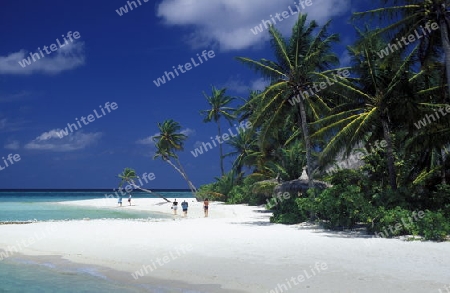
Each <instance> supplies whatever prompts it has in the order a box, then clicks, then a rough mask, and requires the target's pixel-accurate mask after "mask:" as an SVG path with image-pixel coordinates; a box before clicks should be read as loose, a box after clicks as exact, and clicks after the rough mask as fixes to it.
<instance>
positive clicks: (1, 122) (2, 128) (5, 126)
mask: <svg viewBox="0 0 450 293" xmlns="http://www.w3.org/2000/svg"><path fill="white" fill-rule="evenodd" d="M25 123H27V121H23V120H20V121H19V120H18V121H15V122H11V121H10V119H8V118H0V132H13V131H18V130H20V129H22V128H23V125H24V124H25Z"/></svg>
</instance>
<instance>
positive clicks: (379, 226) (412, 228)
mask: <svg viewBox="0 0 450 293" xmlns="http://www.w3.org/2000/svg"><path fill="white" fill-rule="evenodd" d="M411 217H412V212H411V211H409V210H406V209H402V208H400V207H396V208H395V209H389V210H387V209H385V208H384V207H379V208H378V209H377V210H376V212H375V213H374V214H373V215H372V217H371V218H370V219H369V221H370V222H371V224H370V225H369V226H368V227H367V230H368V231H369V232H373V233H376V234H378V235H380V234H379V233H382V234H381V236H382V237H385V238H391V237H394V236H399V235H407V234H412V235H417V234H418V232H419V229H418V227H417V221H414V220H412V221H410V220H409V218H411ZM396 225H397V226H396Z"/></svg>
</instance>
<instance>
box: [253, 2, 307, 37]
mask: <svg viewBox="0 0 450 293" xmlns="http://www.w3.org/2000/svg"><path fill="white" fill-rule="evenodd" d="M294 4H295V7H296V8H297V11H294V10H292V7H291V6H290V5H289V6H288V9H289V11H287V10H286V11H283V12H281V13H278V12H277V13H275V18H276V19H278V22H282V21H283V20H284V19H287V18H289V17H290V16H291V15H294V14H297V13H300V11H301V10H303V9H305V8H306V6H311V5H312V0H306V1H303V0H301V1H299V2H298V5H297V2H294ZM300 6H301V8H300ZM289 13H290V14H289ZM280 16H281V17H283V18H281V17H280ZM275 18H274V17H273V16H272V14H271V15H270V19H269V20H264V19H263V20H261V24H260V25H259V26H255V28H251V29H250V30H251V32H252V33H253V34H254V35H257V34H259V33H262V32H263V31H264V29H263V25H264V27H265V29H266V30H267V29H269V27H270V26H271V25H272V24H273V25H275V24H277V21H276V20H275ZM271 20H272V21H271Z"/></svg>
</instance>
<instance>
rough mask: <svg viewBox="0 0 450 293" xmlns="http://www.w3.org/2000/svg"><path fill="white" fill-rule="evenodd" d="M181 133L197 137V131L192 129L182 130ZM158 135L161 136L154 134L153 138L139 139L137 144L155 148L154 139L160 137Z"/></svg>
mask: <svg viewBox="0 0 450 293" xmlns="http://www.w3.org/2000/svg"><path fill="white" fill-rule="evenodd" d="M180 133H181V134H184V135H186V136H189V135H195V130H193V129H190V128H186V129H183V130H181V131H180ZM158 135H160V133H159V132H157V133H155V134H153V135H151V136H148V137H146V138H143V139H138V140H137V141H136V143H137V144H143V145H152V146H154V145H155V142H154V141H153V138H154V137H155V136H158Z"/></svg>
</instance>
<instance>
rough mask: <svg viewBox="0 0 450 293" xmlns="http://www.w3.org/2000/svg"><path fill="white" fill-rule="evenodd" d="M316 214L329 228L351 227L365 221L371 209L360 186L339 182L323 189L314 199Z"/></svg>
mask: <svg viewBox="0 0 450 293" xmlns="http://www.w3.org/2000/svg"><path fill="white" fill-rule="evenodd" d="M315 207H316V211H317V216H318V217H319V218H320V219H322V220H324V221H325V223H324V224H325V227H327V228H331V229H342V228H352V227H354V226H355V224H356V223H358V222H365V221H366V220H367V217H368V215H369V214H370V211H371V209H372V206H371V204H370V203H369V202H368V201H367V200H366V199H365V197H364V194H363V193H362V192H361V188H360V187H358V186H354V185H347V184H339V185H335V186H333V187H331V188H328V189H326V190H324V191H323V192H322V193H321V194H320V195H319V196H318V197H317V198H316V200H315Z"/></svg>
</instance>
